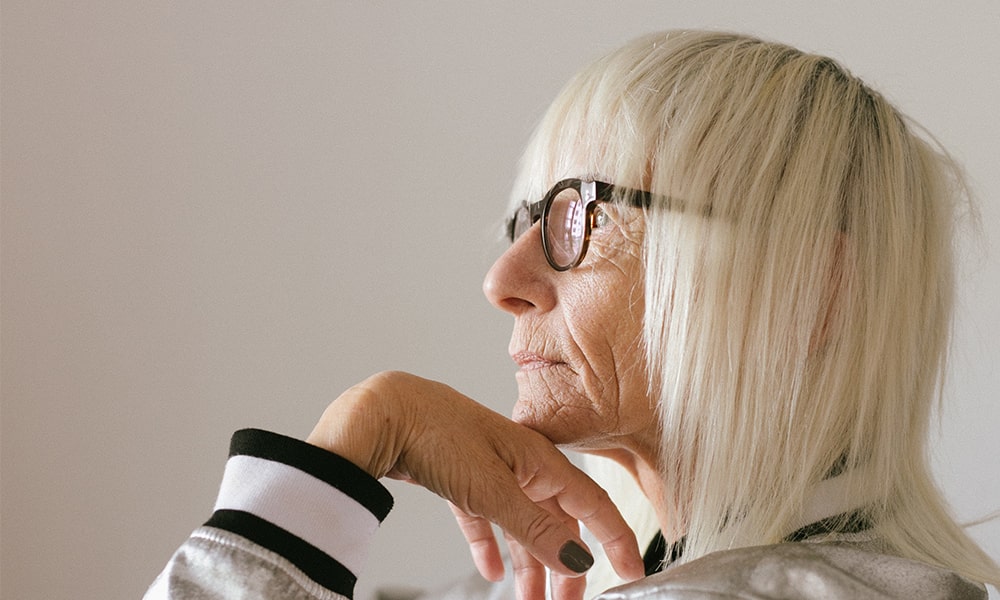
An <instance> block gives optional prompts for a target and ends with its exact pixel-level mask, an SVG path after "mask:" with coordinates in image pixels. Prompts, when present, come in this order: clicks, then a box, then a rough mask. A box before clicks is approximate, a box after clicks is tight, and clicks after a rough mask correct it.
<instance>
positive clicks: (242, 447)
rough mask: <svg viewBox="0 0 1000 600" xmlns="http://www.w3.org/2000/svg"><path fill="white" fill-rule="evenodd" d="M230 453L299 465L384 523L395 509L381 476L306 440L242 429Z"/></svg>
mask: <svg viewBox="0 0 1000 600" xmlns="http://www.w3.org/2000/svg"><path fill="white" fill-rule="evenodd" d="M229 456H253V457H256V458H263V459H266V460H273V461H275V462H280V463H282V464H286V465H288V466H291V467H295V468H296V469H299V470H301V471H303V472H305V473H308V474H310V475H312V476H313V477H316V478H317V479H321V480H323V481H325V482H326V483H328V484H330V485H331V486H333V487H335V488H337V489H338V490H340V491H341V492H343V493H345V494H347V495H348V496H350V497H351V498H353V499H354V500H356V501H357V502H358V503H359V504H361V505H362V506H364V507H365V508H367V509H368V510H369V511H371V513H372V514H373V515H375V518H377V519H378V520H379V522H380V523H381V522H382V521H383V520H384V519H385V517H386V515H388V514H389V511H390V510H392V494H390V493H389V490H387V489H385V486H383V485H382V484H381V483H379V482H378V480H377V479H375V478H374V477H372V476H371V475H369V474H368V473H366V472H365V471H364V469H362V468H361V467H359V466H357V465H355V464H354V463H352V462H351V461H349V460H347V459H346V458H342V457H340V456H337V455H336V454H334V453H332V452H328V451H326V450H324V449H322V448H320V447H318V446H313V445H312V444H309V443H307V442H303V441H302V440H297V439H295V438H290V437H287V436H284V435H280V434H277V433H272V432H270V431H264V430H261V429H241V430H239V431H237V432H236V433H234V434H233V438H232V441H231V442H230V444H229Z"/></svg>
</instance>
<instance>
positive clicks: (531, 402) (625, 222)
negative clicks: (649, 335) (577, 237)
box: [483, 205, 656, 449]
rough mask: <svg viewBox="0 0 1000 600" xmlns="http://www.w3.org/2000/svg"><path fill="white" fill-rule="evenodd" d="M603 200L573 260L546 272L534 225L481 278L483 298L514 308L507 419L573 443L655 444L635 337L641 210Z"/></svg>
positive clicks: (638, 318)
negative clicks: (513, 383) (578, 258)
mask: <svg viewBox="0 0 1000 600" xmlns="http://www.w3.org/2000/svg"><path fill="white" fill-rule="evenodd" d="M604 206H605V208H604V209H598V210H606V211H607V216H608V218H607V219H604V220H603V224H602V225H601V226H600V227H595V228H594V229H593V231H592V233H591V238H590V247H589V250H588V251H587V254H586V257H585V258H584V260H583V262H582V263H581V264H580V265H579V266H577V267H575V268H573V269H570V270H569V271H565V272H557V271H555V270H553V269H552V268H551V267H550V266H549V265H548V263H547V262H546V260H545V256H544V253H543V251H542V246H541V233H540V226H539V224H537V223H536V224H535V225H534V226H533V227H532V228H531V229H530V230H529V231H528V232H527V233H525V234H524V235H522V236H521V237H519V238H518V239H517V240H516V241H515V242H514V243H513V244H512V245H511V246H510V248H508V249H507V251H506V252H504V254H503V255H501V256H500V258H499V259H497V261H496V263H495V264H494V265H493V267H492V268H491V269H490V271H489V273H488V274H487V276H486V281H485V282H484V284H483V290H484V292H485V294H486V296H487V298H489V300H490V302H492V303H493V305H494V306H496V307H497V308H500V309H501V310H504V311H506V312H509V313H511V314H512V315H513V316H514V330H513V333H512V335H511V341H510V346H509V351H510V354H511V357H512V358H513V359H514V362H515V363H517V364H518V366H519V367H520V370H519V371H518V373H517V384H518V400H517V403H516V404H515V406H514V411H513V418H514V420H515V421H517V422H519V423H521V424H523V425H526V426H528V427H531V428H532V429H535V430H536V431H539V432H541V433H542V434H544V435H545V436H547V437H548V438H550V439H551V440H552V441H554V442H555V443H558V444H565V445H570V446H575V447H578V448H591V449H606V448H617V447H626V448H629V447H632V446H634V445H636V444H644V443H652V441H651V440H652V438H649V437H648V436H650V435H653V432H654V431H655V429H656V427H655V423H656V418H655V414H654V410H653V407H652V404H651V401H650V400H649V396H648V390H647V378H646V370H645V367H644V364H645V357H644V354H643V350H642V342H641V339H642V316H643V280H642V262H641V259H640V256H641V250H642V244H641V240H642V216H641V215H642V213H641V211H640V210H639V209H631V208H619V207H612V206H610V205H604Z"/></svg>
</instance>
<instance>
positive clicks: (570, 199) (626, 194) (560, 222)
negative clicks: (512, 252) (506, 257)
mask: <svg viewBox="0 0 1000 600" xmlns="http://www.w3.org/2000/svg"><path fill="white" fill-rule="evenodd" d="M612 198H614V199H616V200H621V201H622V202H624V203H625V204H627V205H629V206H635V207H644V208H648V207H649V205H650V204H651V202H652V198H653V195H652V194H650V193H649V192H646V191H643V190H634V189H630V188H625V187H619V186H615V185H612V184H610V183H605V182H603V181H584V180H582V179H563V180H562V181H560V182H559V183H557V184H555V185H554V186H552V189H550V190H549V191H548V193H546V194H545V197H544V198H542V199H541V200H539V201H538V202H535V203H532V204H528V203H527V202H524V203H522V204H521V207H520V208H518V209H517V212H515V213H514V216H513V217H511V218H510V219H509V220H508V221H507V235H508V236H509V237H510V242H511V243H512V244H513V243H514V242H515V241H516V240H517V238H519V237H521V235H522V234H524V232H526V231H528V230H529V229H531V227H532V225H534V224H535V223H537V222H538V220H539V219H541V221H542V249H543V250H544V251H545V260H546V261H548V263H549V266H550V267H552V268H553V269H555V270H556V271H568V270H570V269H572V268H573V267H575V266H577V265H579V264H580V263H581V262H583V257H584V256H586V255H587V246H588V244H589V243H590V231H591V229H593V228H594V227H595V226H597V227H600V226H601V225H602V224H603V223H602V222H601V221H600V219H602V218H603V216H604V215H603V213H597V203H598V202H610V201H611V200H612Z"/></svg>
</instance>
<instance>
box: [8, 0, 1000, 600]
mask: <svg viewBox="0 0 1000 600" xmlns="http://www.w3.org/2000/svg"><path fill="white" fill-rule="evenodd" d="M0 21H2V72H0V76H2V136H3V137H2V160H3V162H2V190H0V191H2V203H3V212H2V242H3V246H2V288H0V289H2V528H3V529H2V596H3V598H4V599H5V600H8V599H9V600H21V599H32V598H44V599H47V600H52V599H62V598H136V597H139V596H141V594H142V593H143V591H144V589H145V587H146V586H147V585H148V584H149V583H150V582H151V581H152V579H153V578H154V577H155V576H156V574H157V572H158V571H159V570H160V568H161V567H162V565H163V564H164V563H165V562H166V560H167V559H168V558H169V556H170V554H171V553H172V551H173V550H174V549H175V547H176V546H177V545H178V544H180V543H181V542H182V541H183V540H184V538H185V537H186V536H187V534H188V533H189V532H190V531H191V529H193V528H194V527H195V526H197V525H198V524H199V523H200V522H202V521H203V520H204V519H205V518H207V516H208V515H209V513H210V510H211V507H212V503H213V501H214V496H215V491H216V489H217V486H218V482H219V478H220V475H221V472H222V467H223V465H224V462H225V457H226V452H227V446H228V439H229V435H230V433H231V432H232V431H233V430H235V429H237V428H240V427H245V426H257V427H264V428H269V429H272V430H275V431H279V432H283V433H287V434H290V435H295V436H305V435H306V434H307V433H308V432H309V431H310V430H311V428H312V425H313V423H314V422H315V420H316V419H317V418H318V417H319V415H320V414H321V412H322V410H323V408H324V407H325V406H326V405H327V403H328V402H329V401H331V400H332V399H333V398H334V397H336V396H337V395H338V394H339V392H340V391H342V390H343V389H345V388H346V387H348V386H349V385H351V384H353V383H355V382H357V381H358V380H360V379H362V378H364V377H365V376H367V375H369V374H371V373H373V372H376V371H379V370H383V369H390V368H392V369H404V370H409V371H413V372H416V373H418V374H421V375H424V376H427V377H431V378H438V379H441V380H444V381H446V382H448V383H449V384H451V385H452V386H454V387H456V388H457V389H459V390H461V391H463V392H465V393H467V394H469V395H471V396H472V397H474V398H477V399H479V400H480V401H482V402H484V403H486V404H488V405H489V406H491V407H493V408H495V409H496V410H498V411H500V412H503V413H506V412H508V411H509V408H510V405H511V403H512V399H513V397H514V393H515V386H514V383H513V377H512V373H513V370H514V369H513V365H512V364H511V362H510V359H509V358H508V357H507V355H506V346H507V336H508V333H509V327H510V319H509V318H508V316H506V315H505V314H502V313H500V312H499V311H496V310H495V309H493V308H492V307H491V306H489V304H488V303H487V302H486V300H485V299H484V298H483V296H482V294H481V292H480V284H481V280H482V276H483V274H484V273H485V271H486V270H487V268H488V267H489V265H490V264H491V262H492V260H493V259H494V258H495V257H496V256H497V255H498V254H499V253H500V252H501V251H502V249H503V245H502V244H501V243H499V242H496V241H495V237H496V236H495V234H496V233H497V231H498V226H499V223H500V220H501V219H502V217H503V214H502V213H503V207H504V205H505V202H506V198H507V193H508V189H509V185H510V182H511V179H512V177H513V174H514V172H515V167H516V163H517V160H518V156H519V153H520V151H521V148H522V146H523V145H524V143H525V141H526V139H527V137H528V135H529V132H530V131H531V129H532V127H533V125H534V124H535V123H536V122H537V120H538V118H539V117H540V115H541V113H542V111H543V110H544V108H545V106H546V105H547V103H548V102H549V101H550V100H551V99H552V97H553V96H554V95H555V93H556V92H557V90H558V89H559V88H560V87H561V85H562V84H563V83H564V82H565V81H566V80H567V78H568V77H569V76H570V75H571V74H572V73H573V72H575V71H576V70H577V69H579V68H580V67H581V66H583V65H584V64H585V63H586V62H588V61H590V60H591V59H593V58H595V57H596V56H598V55H599V54H601V53H603V52H605V51H607V50H609V49H611V48H613V47H616V46H618V45H619V44H621V43H623V42H624V41H626V40H628V39H630V38H632V37H635V36H636V35H639V34H642V33H645V32H648V31H651V30H655V29H665V28H673V27H711V28H722V29H736V30H740V31H745V32H750V33H756V34H759V35H763V36H765V37H768V38H773V39H777V40H780V41H785V42H788V43H791V44H793V45H797V46H799V47H801V48H804V49H806V50H812V51H818V52H822V53H826V54H829V55H831V56H833V57H834V58H836V59H839V60H841V61H843V62H844V63H845V64H846V65H847V66H848V67H849V68H851V69H852V70H853V71H854V72H855V73H857V74H859V75H861V76H862V77H863V78H865V79H866V80H867V81H868V82H869V83H871V84H873V85H874V86H875V87H877V88H879V89H881V90H883V91H884V92H885V93H886V94H887V95H888V96H889V97H890V99H892V100H893V101H894V102H896V103H897V104H898V105H899V106H900V107H901V108H902V109H903V110H904V111H905V112H906V113H908V114H909V115H911V116H912V117H913V118H915V119H916V120H917V121H919V122H920V123H922V124H923V125H925V126H926V127H927V128H928V129H929V130H930V131H931V132H933V133H934V134H935V135H936V136H937V137H938V138H939V139H940V140H941V142H942V143H943V144H944V145H945V146H946V147H948V148H949V149H950V150H951V151H952V152H953V153H954V154H955V156H956V157H957V158H958V159H959V160H960V161H962V162H963V163H964V164H965V165H966V167H967V169H968V172H969V174H970V177H971V180H972V183H973V186H974V189H975V191H976V193H977V195H978V199H979V202H980V207H981V211H982V224H983V234H982V235H981V236H979V237H976V238H973V240H972V241H971V242H969V243H966V244H965V245H963V249H962V271H961V286H962V287H961V298H960V303H959V317H958V323H957V328H956V341H955V352H954V358H953V361H952V371H951V373H952V376H951V379H950V381H949V384H948V387H947V396H948V402H947V404H946V407H945V409H944V411H943V415H942V416H943V418H942V425H941V427H940V429H939V432H938V434H936V439H938V438H939V439H938V441H936V442H935V443H934V446H933V460H934V464H935V470H936V474H937V476H938V478H939V480H940V483H941V485H942V487H943V489H944V490H945V492H946V494H947V497H948V498H949V500H950V501H951V502H952V503H953V506H954V510H955V513H956V514H957V515H958V517H959V518H960V519H961V520H970V519H974V518H977V517H980V516H982V515H984V514H987V513H989V512H992V511H994V510H996V509H998V508H1000V476H998V467H997V456H998V455H1000V442H998V439H997V430H998V428H1000V404H998V402H997V389H998V383H1000V378H998V375H997V368H998V366H1000V311H998V303H997V299H998V298H1000V253H998V244H1000V201H998V199H1000V170H998V169H997V162H996V161H997V157H998V142H1000V119H998V118H997V116H996V107H997V106H998V105H1000V84H998V77H997V68H998V66H1000V3H997V2H994V1H992V0H982V1H979V2H964V3H963V2H936V1H935V2H912V1H909V0H894V1H889V2H871V1H862V2H824V3H806V2H792V1H785V2H781V1H772V2H737V1H733V2H724V1H721V0H715V1H702V2H614V3H611V2H607V3H601V2H593V3H582V2H576V1H573V2H570V1H562V2H547V3H545V4H539V3H528V2H489V3H486V2H483V3H474V2H466V1H455V2H434V3H431V2H402V1H400V2H285V1H282V2H243V1H240V2H232V1H229V2H200V1H199V2H192V1H179V2H159V3H149V2H141V3H140V2H126V1H107V2H72V1H65V2H30V1H5V2H4V3H3V5H2V12H0ZM390 487H391V489H392V490H393V492H394V493H395V494H396V498H397V509H396V510H395V511H394V513H393V514H392V515H391V516H390V517H389V519H388V520H387V522H386V523H385V525H384V527H383V531H382V532H381V533H380V535H379V536H378V538H377V543H376V546H375V548H374V550H373V555H372V556H371V558H370V560H369V567H368V570H367V571H366V573H365V578H364V579H363V583H362V585H361V586H360V590H361V594H360V596H359V597H361V598H364V597H366V595H367V594H368V593H370V591H371V589H372V586H373V585H375V584H379V585H416V586H431V585H435V584H437V583H440V582H443V581H446V580H449V579H453V578H455V577H457V576H459V575H461V574H463V573H465V572H467V571H468V570H470V569H471V561H470V560H469V559H468V558H467V551H466V549H465V547H464V544H463V542H462V540H461V537H460V534H459V533H458V530H457V528H456V527H455V526H454V525H453V523H452V520H451V516H450V513H449V511H448V510H447V508H446V507H445V505H444V503H443V502H442V501H440V500H439V499H438V498H436V497H434V496H432V495H431V494H430V493H428V492H426V491H424V490H421V489H417V488H412V487H409V486H406V485H402V484H398V485H397V484H396V483H395V482H392V483H390ZM972 533H973V535H974V536H975V537H976V538H977V539H978V540H980V541H981V542H982V544H983V545H984V546H985V547H986V548H987V549H988V551H989V552H990V553H991V554H992V555H993V556H994V557H1000V523H998V522H996V521H994V522H992V523H988V524H986V525H981V526H978V527H976V528H974V529H972Z"/></svg>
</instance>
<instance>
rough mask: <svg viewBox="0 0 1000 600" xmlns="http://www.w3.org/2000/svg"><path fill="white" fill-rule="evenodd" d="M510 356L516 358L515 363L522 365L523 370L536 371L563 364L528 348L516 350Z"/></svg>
mask: <svg viewBox="0 0 1000 600" xmlns="http://www.w3.org/2000/svg"><path fill="white" fill-rule="evenodd" d="M510 357H511V358H512V359H513V360H514V364H516V365H517V366H518V367H520V368H521V370H522V371H535V370H537V369H545V368H548V367H554V366H556V365H561V364H563V363H561V362H559V361H555V360H551V359H548V358H545V357H544V356H541V355H539V354H535V353H534V352H529V351H527V350H522V351H520V352H515V353H514V354H511V356H510Z"/></svg>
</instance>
